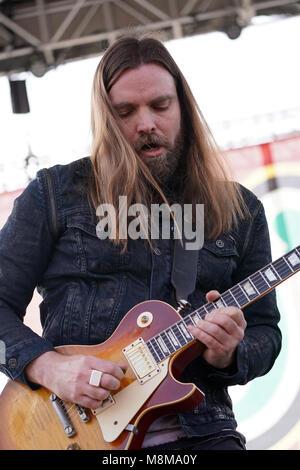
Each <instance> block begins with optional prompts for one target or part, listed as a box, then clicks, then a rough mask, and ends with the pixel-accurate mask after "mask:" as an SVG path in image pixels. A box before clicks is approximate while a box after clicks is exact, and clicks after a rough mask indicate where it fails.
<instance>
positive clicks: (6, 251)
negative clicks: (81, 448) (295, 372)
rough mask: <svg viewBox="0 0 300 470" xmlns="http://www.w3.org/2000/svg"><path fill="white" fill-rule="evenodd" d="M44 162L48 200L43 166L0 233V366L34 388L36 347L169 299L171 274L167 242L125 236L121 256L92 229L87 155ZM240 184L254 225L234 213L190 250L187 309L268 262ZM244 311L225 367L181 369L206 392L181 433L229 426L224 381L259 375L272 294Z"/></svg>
mask: <svg viewBox="0 0 300 470" xmlns="http://www.w3.org/2000/svg"><path fill="white" fill-rule="evenodd" d="M49 170H50V172H51V175H52V189H53V194H54V199H52V200H51V199H50V198H49V184H48V183H49V181H48V179H47V175H46V173H45V171H44V170H41V171H39V172H38V174H37V177H36V178H35V179H34V180H33V181H32V182H31V183H30V184H29V185H28V186H27V188H26V189H25V190H24V191H23V193H22V194H21V195H20V196H19V197H18V198H17V199H16V200H15V202H14V207H13V211H12V213H11V215H10V217H9V218H8V220H7V222H6V224H5V226H4V227H3V229H2V230H1V232H0V339H1V340H2V341H4V343H5V346H6V362H5V364H1V366H0V370H1V371H2V372H4V373H5V374H6V375H7V376H8V377H10V378H12V379H15V380H18V381H20V382H23V383H26V384H27V385H28V386H30V387H31V388H32V389H34V388H35V385H34V384H31V383H29V382H28V381H27V379H26V376H25V374H24V369H25V367H26V365H27V364H28V363H29V362H30V361H32V360H33V359H34V358H36V357H37V356H39V355H40V354H42V353H44V352H46V351H50V350H53V348H54V347H55V346H58V345H62V344H99V343H101V342H103V341H104V340H106V339H107V338H108V337H109V336H110V335H111V334H112V333H113V332H114V330H115V329H116V327H117V326H118V324H119V322H120V321H121V319H122V318H123V316H124V315H125V314H126V313H127V312H128V311H129V310H130V309H131V308H132V307H133V306H134V305H136V304H137V303H139V302H142V301H144V300H149V299H158V300H163V301H165V302H167V303H169V304H170V305H172V306H174V307H175V308H176V307H177V305H176V303H175V301H174V292H173V288H172V285H171V282H170V278H171V270H172V259H173V242H172V241H171V240H165V239H162V240H155V249H154V250H151V249H150V248H146V247H145V243H144V240H141V239H138V240H130V239H129V240H128V242H129V243H128V249H127V251H126V252H125V253H124V254H122V253H121V249H120V248H119V247H118V246H116V245H114V244H112V243H111V242H110V241H109V240H100V239H99V238H98V237H97V235H96V230H95V227H96V224H97V218H96V214H95V211H93V210H92V209H91V206H90V205H89V201H88V198H87V181H88V178H89V176H90V174H91V165H90V159H89V158H88V157H87V158H82V159H80V160H77V161H75V162H73V163H71V164H68V165H56V166H54V167H52V168H51V169H49ZM242 191H243V194H244V198H245V201H246V203H247V205H248V207H249V210H250V213H252V214H253V217H252V219H253V220H252V223H251V224H250V222H249V220H242V221H240V223H239V226H238V229H236V230H233V231H232V232H231V233H230V234H224V235H222V236H221V237H219V238H218V240H213V241H211V240H210V241H205V242H204V246H203V248H202V249H201V250H199V253H198V265H197V281H196V289H195V291H194V292H193V294H192V295H191V296H190V297H189V301H190V303H191V304H192V306H193V307H194V308H198V307H200V306H201V305H202V304H203V303H205V302H206V300H205V294H206V293H207V292H208V291H209V290H211V289H216V290H218V291H220V292H223V291H225V290H226V289H228V288H230V287H231V286H233V285H234V284H236V283H238V282H240V281H242V280H243V279H244V278H246V277H247V276H249V275H250V274H252V273H254V272H255V271H257V270H258V269H260V268H262V267H263V266H264V265H266V264H268V263H269V262H270V261H271V255H270V242H269V234H268V227H267V223H266V218H265V214H264V209H263V206H262V204H261V203H260V202H259V201H258V200H257V198H256V196H255V195H254V194H252V193H251V192H250V191H248V190H246V189H245V188H242ZM53 205H54V206H55V209H56V211H57V218H56V219H53V209H54V206H53ZM57 229H58V230H59V236H57V234H56V230H57ZM36 287H37V290H38V292H39V293H40V294H41V296H42V299H43V301H42V303H41V304H40V318H41V323H42V327H43V336H42V337H40V336H38V335H37V334H36V333H34V332H33V331H32V330H31V329H30V328H28V327H27V326H25V325H24V324H23V317H24V315H25V313H26V307H27V305H28V304H29V302H30V300H31V298H32V295H33V292H34V289H35V288H36ZM244 315H245V318H246V321H247V329H246V332H245V336H244V339H243V340H242V341H241V343H240V344H239V346H238V348H237V353H236V360H235V364H234V365H233V366H231V367H229V368H227V369H222V370H218V369H216V368H214V367H212V366H210V365H209V364H207V363H206V362H205V360H204V359H203V358H202V357H198V358H197V359H195V360H193V361H192V362H191V363H190V364H189V365H188V366H187V367H186V369H185V371H184V374H183V378H182V379H183V381H188V382H193V383H195V384H196V385H197V386H198V387H199V388H200V389H201V390H202V391H203V392H204V393H205V400H204V401H203V402H202V403H201V404H200V405H199V406H198V407H197V408H196V409H193V410H190V411H187V412H183V413H180V415H179V419H180V422H181V425H182V427H183V429H184V431H185V432H186V433H187V435H188V436H199V435H204V434H210V433H213V432H217V431H221V430H222V429H224V428H226V429H235V428H236V425H237V423H236V420H235V417H234V413H233V411H232V403H231V400H230V397H229V394H228V392H227V387H228V386H231V385H236V384H246V383H247V382H248V381H249V380H252V379H254V378H255V377H258V376H261V375H263V374H266V373H267V372H268V371H269V370H270V369H271V367H272V365H273V363H274V361H275V359H276V357H277V355H278V354H279V351H280V347H281V333H280V330H279V328H278V321H279V312H278V309H277V305H276V298H275V292H274V291H273V292H271V293H269V294H267V295H265V296H264V297H263V298H261V299H259V300H257V301H256V302H254V303H252V304H251V305H249V306H248V307H246V309H245V310H244Z"/></svg>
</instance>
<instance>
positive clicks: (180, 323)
mask: <svg viewBox="0 0 300 470" xmlns="http://www.w3.org/2000/svg"><path fill="white" fill-rule="evenodd" d="M178 325H180V326H178V328H180V330H181V329H182V330H183V335H184V337H185V338H186V339H187V341H189V338H193V336H192V335H191V333H190V332H189V331H188V330H187V328H186V326H185V324H184V322H183V321H180V322H179V323H178Z"/></svg>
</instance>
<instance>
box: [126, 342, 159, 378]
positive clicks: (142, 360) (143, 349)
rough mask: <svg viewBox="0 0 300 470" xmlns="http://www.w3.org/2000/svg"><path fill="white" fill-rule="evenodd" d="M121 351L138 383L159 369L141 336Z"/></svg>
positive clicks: (153, 374) (150, 376)
mask: <svg viewBox="0 0 300 470" xmlns="http://www.w3.org/2000/svg"><path fill="white" fill-rule="evenodd" d="M123 353H124V355H125V357H126V359H127V361H128V362H129V364H130V366H131V368H132V370H133V372H134V374H135V376H136V378H137V380H138V381H139V382H140V384H143V383H145V382H146V381H147V380H149V379H151V378H152V377H154V376H155V375H156V374H158V373H159V371H160V369H159V367H158V365H157V363H156V362H155V360H154V358H153V356H152V354H151V353H150V351H149V349H148V346H147V345H146V343H145V342H144V340H143V338H138V339H137V340H136V341H134V342H133V343H131V344H130V345H129V346H127V347H126V348H124V349H123Z"/></svg>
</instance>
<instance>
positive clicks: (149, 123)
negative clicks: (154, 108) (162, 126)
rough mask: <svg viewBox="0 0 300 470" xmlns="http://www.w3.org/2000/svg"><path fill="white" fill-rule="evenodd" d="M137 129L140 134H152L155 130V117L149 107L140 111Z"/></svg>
mask: <svg viewBox="0 0 300 470" xmlns="http://www.w3.org/2000/svg"><path fill="white" fill-rule="evenodd" d="M136 130H137V133H138V134H143V133H145V134H150V133H151V132H155V130H156V124H155V119H154V116H153V114H152V113H151V111H150V110H149V109H142V110H140V112H139V113H138V116H137V128H136Z"/></svg>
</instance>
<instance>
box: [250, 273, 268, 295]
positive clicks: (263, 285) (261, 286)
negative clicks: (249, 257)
mask: <svg viewBox="0 0 300 470" xmlns="http://www.w3.org/2000/svg"><path fill="white" fill-rule="evenodd" d="M250 277H251V278H252V279H251V281H252V280H253V281H252V282H253V283H254V285H255V287H256V290H257V291H258V292H259V293H260V294H262V293H263V292H265V291H266V290H268V288H269V284H268V283H267V282H266V281H265V279H264V277H263V275H262V273H261V272H260V271H257V272H256V273H254V274H252V275H251V276H250ZM255 278H258V279H257V280H256V279H255Z"/></svg>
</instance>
